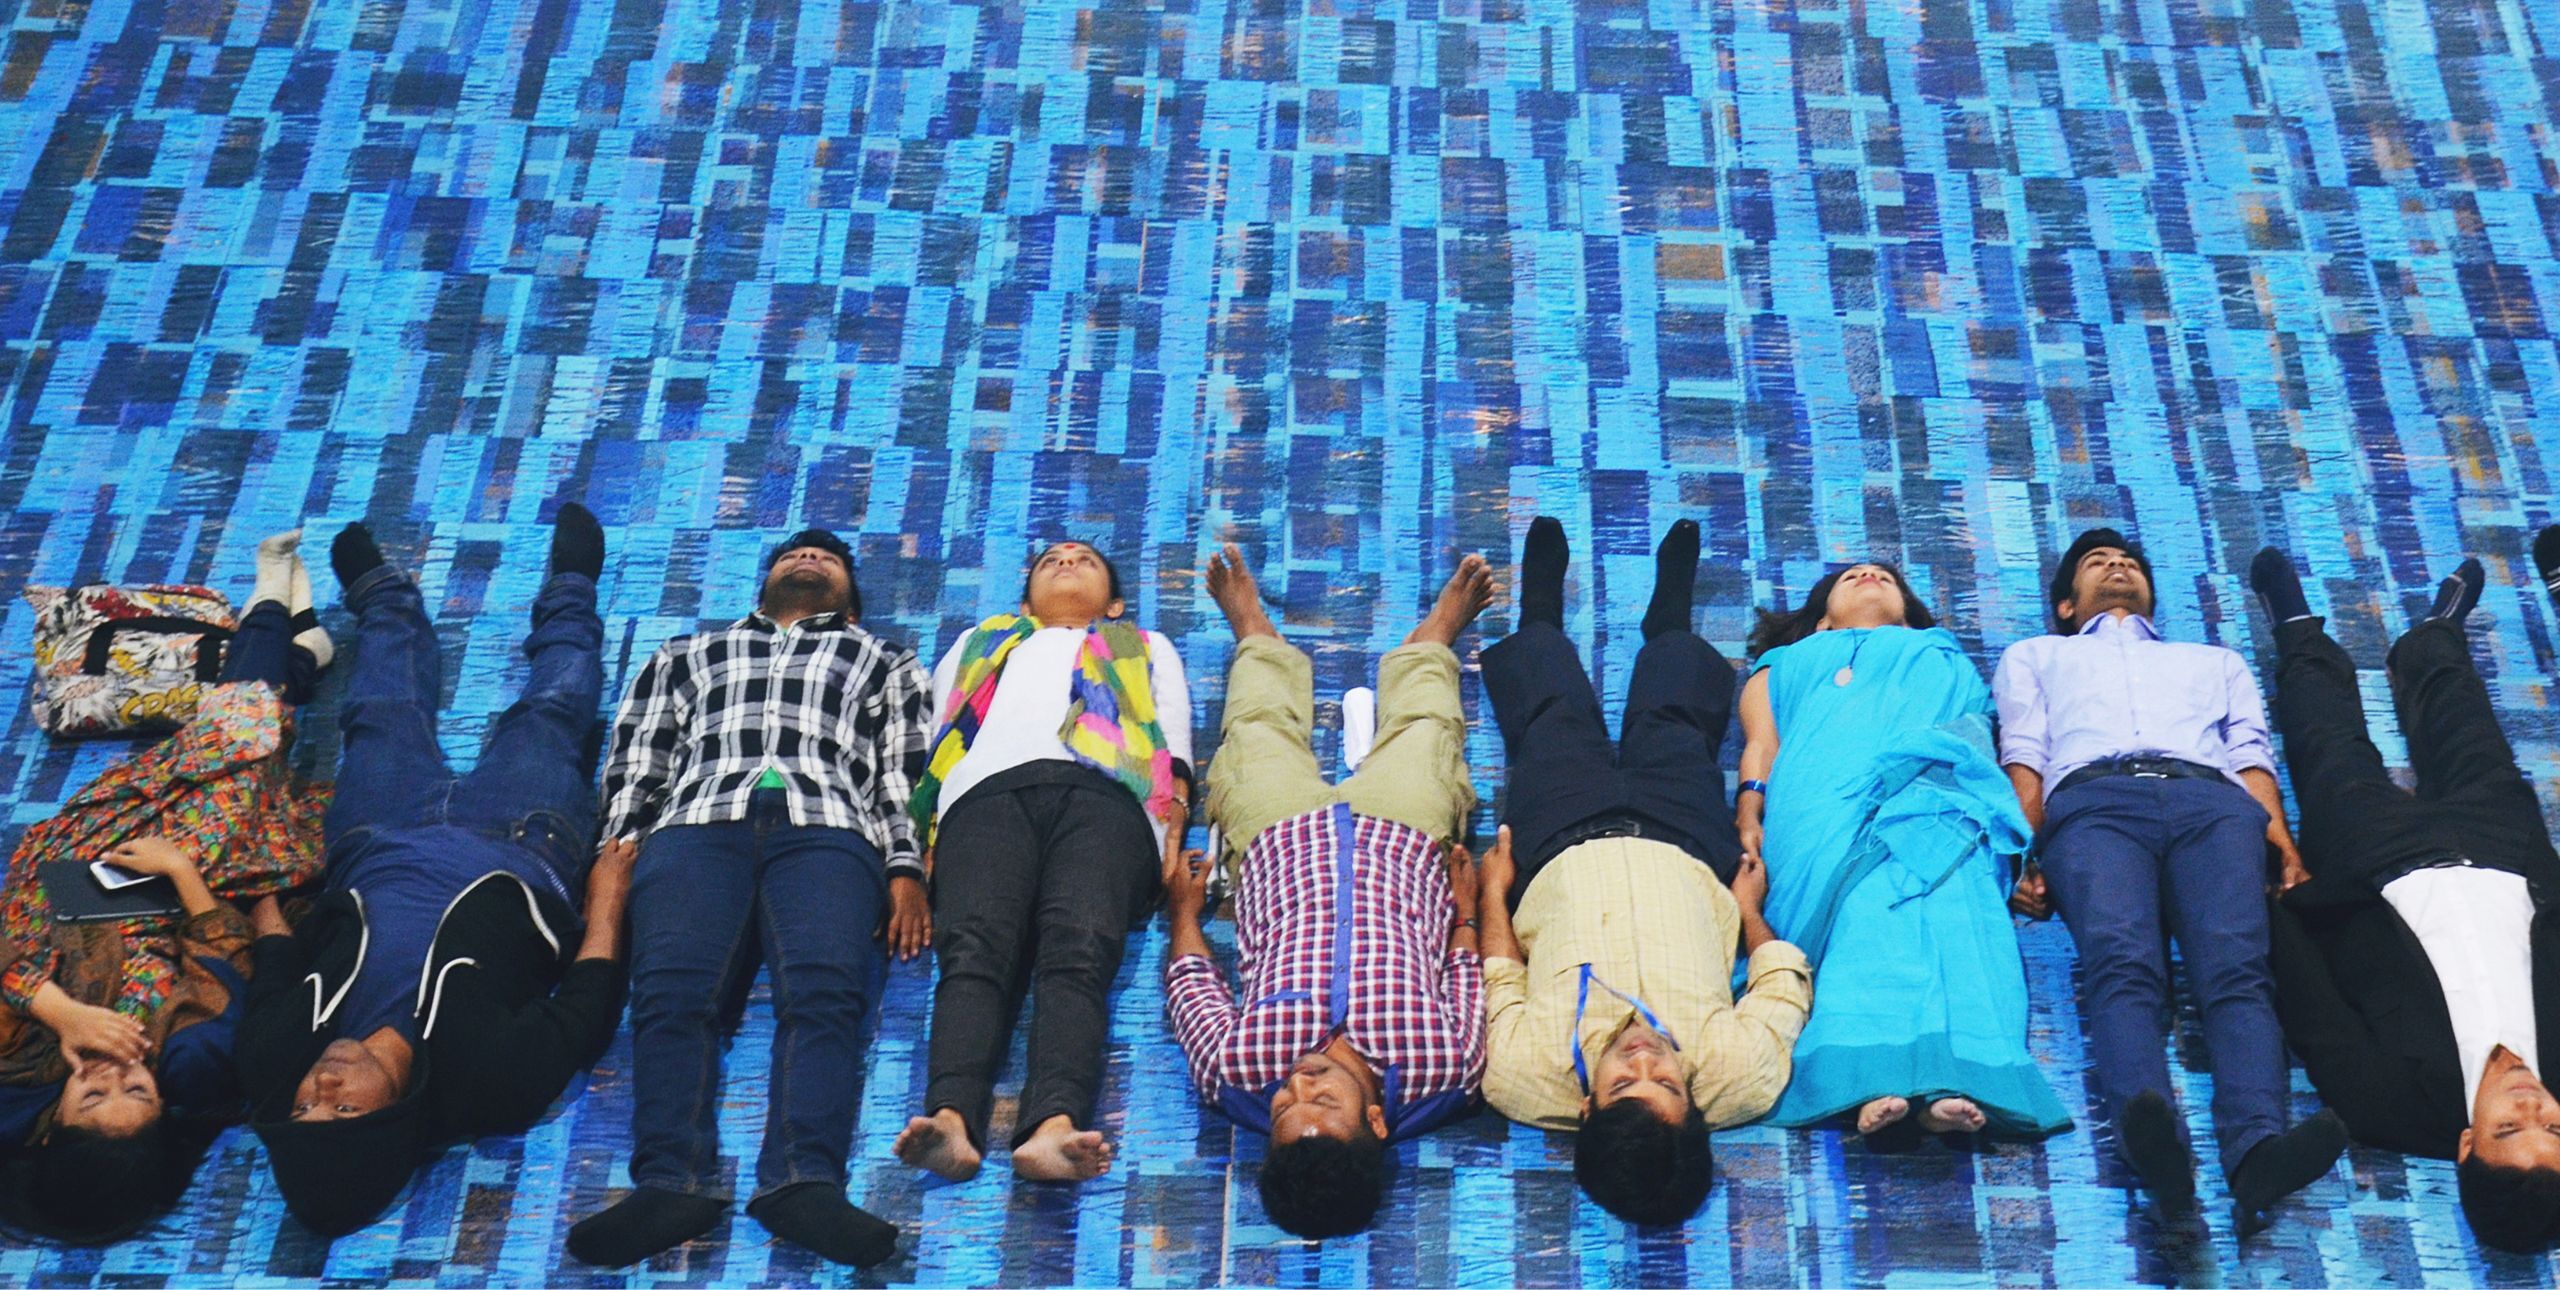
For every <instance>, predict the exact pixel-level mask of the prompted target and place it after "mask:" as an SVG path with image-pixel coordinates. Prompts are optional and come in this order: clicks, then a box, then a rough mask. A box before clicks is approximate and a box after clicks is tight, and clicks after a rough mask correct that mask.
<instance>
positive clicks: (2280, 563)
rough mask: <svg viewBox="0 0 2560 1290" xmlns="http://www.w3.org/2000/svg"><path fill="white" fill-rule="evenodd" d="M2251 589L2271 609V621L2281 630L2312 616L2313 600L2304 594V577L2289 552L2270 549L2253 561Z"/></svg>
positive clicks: (2268, 617)
mask: <svg viewBox="0 0 2560 1290" xmlns="http://www.w3.org/2000/svg"><path fill="white" fill-rule="evenodd" d="M2249 589H2250V590H2251V591H2254V592H2257V593H2258V602H2259V603H2260V604H2263V605H2265V606H2266V607H2267V620H2268V621H2269V622H2271V623H2274V624H2275V625H2276V626H2278V627H2282V626H2283V625H2285V624H2286V623H2289V622H2292V621H2293V620H2294V619H2297V618H2309V617H2310V616H2311V601H2310V599H2309V598H2307V597H2305V596H2304V595H2303V594H2302V576H2301V575H2300V574H2297V573H2295V572H2294V571H2293V561H2291V560H2289V559H2287V558H2285V553H2284V552H2282V551H2279V550H2277V549H2275V548H2274V547H2268V548H2266V549H2265V550H2262V551H2260V552H2258V558H2257V559H2254V560H2251V561H2250V562H2249Z"/></svg>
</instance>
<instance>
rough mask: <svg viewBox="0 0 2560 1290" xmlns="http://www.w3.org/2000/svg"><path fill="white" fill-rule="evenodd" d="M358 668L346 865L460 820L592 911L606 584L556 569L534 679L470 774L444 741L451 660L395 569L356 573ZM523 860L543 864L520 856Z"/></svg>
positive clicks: (351, 683) (354, 672) (536, 635)
mask: <svg viewBox="0 0 2560 1290" xmlns="http://www.w3.org/2000/svg"><path fill="white" fill-rule="evenodd" d="M347 604H348V606H349V607H350V608H352V609H354V610H355V613H356V638H355V663H354V666H353V668H352V669H351V674H350V676H349V677H348V679H347V696H346V702H345V705H344V707H343V708H342V710H341V714H340V717H339V725H340V728H341V730H342V732H343V733H344V735H345V738H346V749H345V752H344V753H343V754H342V755H341V757H340V760H339V764H338V786H337V794H336V796H335V798H333V799H332V800H331V802H330V804H329V819H328V823H327V826H326V830H325V831H326V833H327V835H328V842H329V854H330V859H331V863H332V865H333V866H334V865H336V864H337V863H338V861H339V860H340V859H342V858H343V857H345V856H347V855H350V854H353V853H357V852H360V851H362V850H364V849H365V847H364V844H365V841H366V835H368V834H370V833H373V832H375V831H379V830H409V829H430V828H437V827H440V826H452V827H455V828H460V829H464V830H467V831H469V832H470V833H472V834H475V835H477V836H479V837H481V838H485V839H488V840H490V841H492V842H497V843H505V844H509V845H504V846H499V847H497V848H494V849H495V850H496V851H498V852H499V853H501V854H502V855H503V856H504V857H505V859H506V860H507V861H509V863H508V865H507V867H508V868H509V869H511V870H516V871H518V872H521V873H522V874H523V876H524V877H525V878H527V879H528V880H531V881H535V882H539V883H542V884H544V885H546V886H548V887H549V888H550V889H551V890H552V892H553V894H554V895H556V896H558V897H559V898H560V900H561V901H562V902H563V903H564V904H566V905H567V906H568V907H569V908H570V909H572V910H574V909H576V908H578V905H579V900H580V895H581V893H582V892H583V891H584V889H585V886H586V873H587V866H588V865H589V864H590V863H592V862H593V861H594V859H595V835H596V791H595V754H596V745H597V740H596V735H597V732H598V729H599V722H598V717H597V703H598V701H599V700H600V699H601V697H602V695H603V691H604V655H603V650H604V620H603V619H601V618H599V617H597V615H596V584H595V583H594V581H593V580H591V579H589V578H588V577H586V576H585V575H584V574H576V573H561V574H554V575H552V577H551V579H550V580H549V581H547V582H545V583H544V584H543V585H542V590H541V592H540V593H539V594H538V595H537V596H536V597H535V598H534V602H533V631H532V633H531V634H530V635H528V636H526V638H525V643H524V651H525V655H526V657H527V658H529V659H530V660H532V664H533V670H532V675H530V676H528V677H527V678H526V679H525V685H524V692H523V693H522V694H520V695H519V696H517V698H516V701H515V703H514V704H512V705H511V706H509V707H508V708H507V710H506V711H505V712H503V713H501V714H499V717H498V719H497V721H496V722H495V723H494V724H493V725H491V726H490V728H489V739H488V744H487V746H486V747H484V748H483V749H482V750H481V753H480V762H479V764H478V765H476V766H474V767H472V769H471V772H470V773H469V774H466V775H456V774H454V773H453V770H452V768H451V767H448V766H447V765H445V760H444V750H443V749H442V748H441V747H440V746H438V744H437V743H436V712H437V709H438V706H439V700H440V698H441V695H442V690H443V687H444V660H443V657H442V653H441V651H440V650H439V648H438V646H437V643H436V630H435V625H434V624H433V623H430V622H428V621H427V612H426V603H425V601H424V600H423V599H422V598H421V597H420V596H419V594H418V584H417V583H415V582H412V581H410V580H409V578H408V577H407V575H405V574H402V573H400V572H398V571H397V570H394V569H392V568H391V567H390V566H388V565H385V566H383V567H382V568H380V569H376V570H375V571H373V572H372V573H369V574H367V575H365V576H364V577H362V578H359V579H357V580H356V585H355V587H354V588H353V589H352V590H350V591H349V593H348V595H347ZM523 856H530V857H531V858H532V859H533V860H534V861H536V862H538V863H535V864H531V865H525V864H522V863H520V860H521V858H522V857H523Z"/></svg>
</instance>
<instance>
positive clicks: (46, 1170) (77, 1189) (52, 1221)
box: [0, 1116, 214, 1245]
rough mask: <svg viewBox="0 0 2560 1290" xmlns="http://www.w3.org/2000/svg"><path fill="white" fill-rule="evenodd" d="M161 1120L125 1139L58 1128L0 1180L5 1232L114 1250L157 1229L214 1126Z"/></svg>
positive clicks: (0, 1210) (181, 1191)
mask: <svg viewBox="0 0 2560 1290" xmlns="http://www.w3.org/2000/svg"><path fill="white" fill-rule="evenodd" d="M173 1119H174V1117H170V1116H163V1117H162V1118H160V1119H158V1120H154V1121H152V1122H151V1123H149V1124H146V1125H144V1126H143V1127H142V1128H141V1129H139V1130H137V1131H135V1132H133V1133H130V1134H127V1135H125V1136H123V1137H120V1138H119V1137H110V1136H108V1135H106V1134H103V1133H100V1132H98V1131H96V1130H94V1129H80V1128H73V1127H72V1126H70V1125H56V1126H54V1128H53V1130H52V1132H50V1133H48V1134H46V1135H45V1138H44V1140H43V1141H41V1142H37V1143H34V1144H32V1145H30V1146H28V1147H27V1148H26V1149H25V1150H24V1152H22V1153H20V1154H19V1155H18V1156H17V1158H15V1159H13V1160H11V1161H10V1162H9V1166H8V1168H7V1170H6V1174H5V1177H0V1225H5V1226H6V1227H7V1228H8V1229H10V1230H11V1231H12V1232H13V1233H15V1234H17V1235H20V1236H22V1237H27V1238H33V1239H39V1240H45V1241H51V1242H54V1243H56V1244H61V1245H109V1244H113V1243H114V1242H117V1241H121V1240H124V1239H125V1238H127V1237H130V1236H133V1235H135V1234H136V1233H139V1232H141V1231H143V1230H144V1229H146V1228H148V1227H150V1226H151V1225H152V1224H153V1223H155V1222H158V1221H159V1219H160V1216H161V1215H163V1214H166V1213H168V1212H169V1210H170V1209H171V1208H173V1207H175V1206H176V1205H177V1203H178V1200H179V1198H180V1197H181V1196H184V1195H185V1194H186V1190H187V1184H188V1183H190V1182H192V1181H194V1179H195V1176H196V1167H197V1166H198V1165H200V1164H202V1163H203V1162H204V1156H205V1152H206V1150H207V1149H208V1148H210V1147H211V1146H212V1145H213V1138H214V1131H212V1130H211V1129H210V1128H209V1127H203V1126H196V1125H190V1124H177V1123H172V1120H173Z"/></svg>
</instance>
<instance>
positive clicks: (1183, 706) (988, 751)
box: [933, 627, 1191, 848]
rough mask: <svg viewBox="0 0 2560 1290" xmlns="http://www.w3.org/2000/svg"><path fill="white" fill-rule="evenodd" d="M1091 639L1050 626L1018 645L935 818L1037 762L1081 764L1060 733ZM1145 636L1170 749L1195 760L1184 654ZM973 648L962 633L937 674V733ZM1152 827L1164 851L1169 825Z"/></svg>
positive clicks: (1156, 637) (948, 781)
mask: <svg viewBox="0 0 2560 1290" xmlns="http://www.w3.org/2000/svg"><path fill="white" fill-rule="evenodd" d="M971 630H972V631H974V630H976V629H974V628H972V629H971ZM1085 635H1086V633H1085V631H1084V630H1083V629H1080V628H1074V627H1043V628H1041V629H1040V630H1038V631H1036V632H1033V633H1031V634H1030V635H1029V636H1027V637H1025V638H1023V641H1022V643H1021V644H1019V645H1016V646H1014V647H1013V653H1012V654H1010V655H1008V656H1007V657H1006V658H1005V661H1004V679H1003V680H1002V681H1001V682H999V683H998V684H997V686H996V697H995V702H993V703H991V704H989V705H987V715H986V719H985V720H983V721H981V722H979V723H978V737H977V738H976V739H975V740H973V741H971V743H970V744H969V753H968V755H967V756H965V757H962V758H961V759H960V764H959V765H957V766H954V767H952V768H951V774H950V775H949V776H947V777H945V778H944V779H943V781H942V796H941V797H939V798H938V799H936V800H935V802H934V819H935V820H937V821H939V820H940V819H941V818H942V816H943V815H944V813H946V812H948V811H949V810H950V809H951V808H952V807H953V806H954V805H956V804H957V803H958V802H959V801H960V799H961V798H964V797H967V796H968V795H969V790H970V789H973V788H976V787H977V786H978V785H980V784H983V783H985V782H987V780H988V779H989V778H991V777H993V776H995V775H997V774H1000V773H1002V772H1004V771H1008V770H1011V769H1013V768H1014V767H1016V766H1022V765H1027V764H1029V763H1031V762H1035V761H1072V760H1074V754H1072V753H1069V752H1068V751H1067V746H1066V744H1064V743H1062V742H1060V741H1059V739H1058V731H1059V730H1060V729H1061V728H1062V727H1064V726H1065V725H1066V724H1067V707H1068V705H1069V704H1072V703H1073V702H1075V671H1076V654H1077V652H1078V651H1080V650H1082V649H1083V648H1084V638H1085ZM1145 636H1146V638H1147V662H1148V665H1149V668H1148V681H1149V684H1150V685H1151V687H1152V688H1153V689H1154V691H1155V699H1156V722H1157V724H1158V725H1161V726H1163V727H1164V742H1165V747H1166V748H1167V749H1168V750H1170V751H1171V752H1172V753H1173V756H1174V760H1176V761H1180V762H1189V761H1190V760H1191V684H1190V682H1189V681H1188V680H1186V679H1185V678H1184V676H1183V672H1182V654H1181V652H1180V651H1179V650H1176V649H1175V648H1174V647H1173V642H1172V641H1170V640H1167V639H1165V638H1164V637H1163V636H1162V635H1159V634H1157V633H1155V632H1147V633H1145ZM968 643H969V638H968V636H967V635H965V634H964V635H962V636H961V638H960V639H959V640H957V641H955V642H953V643H952V645H951V648H950V649H948V650H945V651H943V655H942V662H940V663H939V664H936V665H935V667H934V669H933V719H934V726H935V728H936V729H939V728H941V724H942V719H943V718H944V717H945V716H946V715H948V714H949V713H950V711H951V701H952V698H953V695H952V690H953V689H954V688H956V687H957V686H958V684H959V679H960V650H961V648H962V647H963V646H966V645H967V644H968ZM1148 824H1149V825H1150V826H1151V827H1152V828H1154V830H1155V834H1156V845H1157V847H1159V848H1161V847H1163V845H1164V821H1162V820H1158V819H1154V818H1152V817H1150V818H1149V820H1148Z"/></svg>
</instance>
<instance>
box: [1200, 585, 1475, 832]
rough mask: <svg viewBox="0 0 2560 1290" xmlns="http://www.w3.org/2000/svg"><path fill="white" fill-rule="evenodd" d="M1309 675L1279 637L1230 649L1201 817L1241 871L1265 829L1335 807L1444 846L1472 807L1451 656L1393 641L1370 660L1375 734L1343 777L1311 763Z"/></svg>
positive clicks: (1311, 670) (1439, 648) (1308, 666)
mask: <svg viewBox="0 0 2560 1290" xmlns="http://www.w3.org/2000/svg"><path fill="white" fill-rule="evenodd" d="M1315 710H1316V695H1315V667H1314V665H1313V663H1311V662H1310V661H1309V660H1308V658H1307V656H1306V655H1305V654H1304V653H1303V652H1301V651H1300V650H1299V649H1298V648H1297V647H1296V646H1294V645H1291V644H1289V643H1288V642H1287V641H1284V640H1281V639H1280V638H1278V637H1276V636H1248V637H1246V638H1244V639H1243V640H1241V641H1238V642H1236V655H1235V661H1234V662H1232V663H1230V664H1228V665H1227V708H1226V721H1225V724H1224V726H1223V727H1222V728H1221V730H1220V733H1219V743H1218V755H1217V758H1216V760H1214V761H1212V762H1211V763H1210V764H1209V775H1208V787H1209V818H1210V819H1211V820H1212V821H1214V822H1215V823H1216V824H1217V826H1218V827H1219V829H1220V830H1221V831H1223V832H1224V833H1225V835H1226V844H1227V848H1228V852H1229V854H1230V855H1231V856H1233V857H1235V859H1236V860H1237V861H1238V862H1239V863H1240V862H1241V860H1242V858H1243V856H1244V852H1245V848H1246V847H1248V846H1250V845H1252V842H1253V840H1254V839H1255V838H1256V837H1259V836H1261V834H1262V831H1263V830H1264V829H1267V828H1270V827H1271V826H1272V825H1274V824H1277V823H1279V822H1280V821H1282V820H1286V819H1289V818H1291V817H1293V816H1299V815H1304V814H1306V813H1307V812H1309V811H1313V810H1319V809H1321V808H1324V807H1328V806H1331V805H1333V804H1334V803H1336V802H1345V803H1348V804H1349V805H1350V807H1351V809H1352V810H1353V811H1355V812H1357V813H1359V814H1361V815H1372V816H1376V817H1378V818H1379V819H1384V820H1393V821H1395V822H1396V823H1398V824H1403V825H1409V826H1411V827H1413V828H1416V829H1420V830H1422V831H1423V832H1425V833H1428V834H1430V835H1431V836H1432V837H1433V838H1434V839H1436V840H1438V841H1441V842H1448V841H1451V840H1454V839H1456V838H1457V837H1458V836H1459V835H1460V833H1461V832H1462V831H1463V830H1464V828H1465V827H1466V819H1467V813H1468V812H1469V811H1472V810H1474V809H1475V805H1476V790H1475V784H1474V783H1473V782H1472V781H1471V780H1469V779H1468V778H1467V718H1466V712H1465V710H1464V709H1462V708H1461V707H1460V706H1459V704H1458V656H1457V655H1455V654H1452V653H1450V652H1449V649H1448V647H1447V646H1444V645H1431V644H1414V645H1400V646H1398V647H1396V648H1395V649H1393V650H1391V651H1389V652H1388V653H1387V656H1386V657H1385V658H1383V659H1380V660H1379V661H1378V737H1377V742H1376V744H1375V745H1374V746H1372V747H1371V748H1370V750H1369V756H1368V757H1367V758H1366V759H1365V760H1363V761H1362V762H1361V763H1360V769H1359V770H1357V771H1354V772H1353V773H1352V775H1351V777H1350V778H1349V779H1346V780H1344V781H1343V782H1342V783H1341V784H1339V785H1335V784H1332V783H1330V782H1328V781H1327V780H1326V779H1325V777H1324V772H1323V771H1322V770H1321V769H1319V768H1318V767H1317V765H1316V754H1315V747H1314V744H1313V743H1312V740H1313V737H1314V734H1315Z"/></svg>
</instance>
